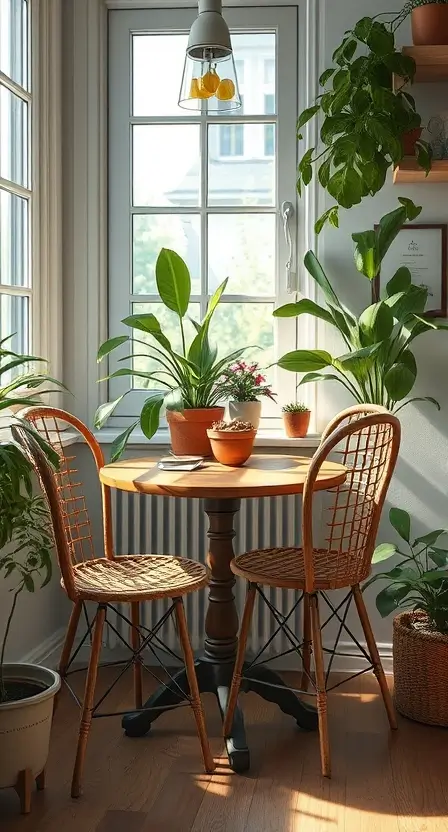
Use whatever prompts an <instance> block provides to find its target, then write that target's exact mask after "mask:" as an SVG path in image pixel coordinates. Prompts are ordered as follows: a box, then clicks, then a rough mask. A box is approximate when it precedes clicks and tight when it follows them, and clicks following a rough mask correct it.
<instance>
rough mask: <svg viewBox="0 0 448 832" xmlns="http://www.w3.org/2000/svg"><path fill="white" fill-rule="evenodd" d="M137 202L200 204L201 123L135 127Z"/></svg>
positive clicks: (150, 203)
mask: <svg viewBox="0 0 448 832" xmlns="http://www.w3.org/2000/svg"><path fill="white" fill-rule="evenodd" d="M133 133H134V159H133V181H134V200H133V201H134V205H155V206H160V207H162V206H165V205H171V206H173V205H175V206H179V207H182V206H183V205H199V199H200V196H199V194H200V170H201V159H200V139H199V125H195V124H186V125H173V124H170V125H155V126H154V125H149V124H143V125H138V126H135V127H134V128H133Z"/></svg>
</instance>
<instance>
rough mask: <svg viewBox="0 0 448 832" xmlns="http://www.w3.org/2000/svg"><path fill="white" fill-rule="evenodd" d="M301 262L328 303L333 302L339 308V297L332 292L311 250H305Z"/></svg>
mask: <svg viewBox="0 0 448 832" xmlns="http://www.w3.org/2000/svg"><path fill="white" fill-rule="evenodd" d="M303 263H304V266H305V268H306V270H307V272H309V274H310V275H311V277H312V278H313V280H315V281H316V283H317V285H318V286H319V288H320V289H321V290H322V292H323V293H324V296H325V299H326V300H327V301H328V302H329V303H331V304H333V305H334V306H337V307H338V308H339V309H340V308H341V304H340V302H339V298H338V296H337V295H336V293H335V292H334V290H333V288H332V286H331V283H330V281H329V280H328V278H327V276H326V274H325V272H324V270H323V268H322V266H321V264H320V263H319V260H318V259H317V257H316V255H315V254H314V252H313V251H307V253H306V254H305V257H304V259H303Z"/></svg>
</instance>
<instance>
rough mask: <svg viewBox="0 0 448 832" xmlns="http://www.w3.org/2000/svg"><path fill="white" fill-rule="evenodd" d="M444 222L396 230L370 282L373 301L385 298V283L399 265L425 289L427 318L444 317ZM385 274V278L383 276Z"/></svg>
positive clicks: (445, 271)
mask: <svg viewBox="0 0 448 832" xmlns="http://www.w3.org/2000/svg"><path fill="white" fill-rule="evenodd" d="M447 240H448V238H447V225H446V224H442V225H405V226H403V228H402V229H401V231H399V232H398V234H397V236H396V238H395V240H394V241H393V243H392V245H391V247H390V249H389V251H388V252H387V254H386V256H385V258H384V260H383V262H382V266H381V274H380V275H379V276H378V277H377V278H376V280H374V281H373V282H372V296H373V300H374V301H377V300H379V299H380V298H381V297H384V291H385V286H386V283H387V282H388V281H389V280H390V279H391V277H392V276H393V275H394V274H395V272H396V271H397V269H399V268H400V267H401V266H407V267H408V269H409V271H410V272H411V275H412V282H413V283H415V284H417V285H418V286H426V287H427V288H428V302H427V308H426V310H425V313H424V314H425V317H427V318H446V317H447V280H448V275H447ZM383 275H384V277H383Z"/></svg>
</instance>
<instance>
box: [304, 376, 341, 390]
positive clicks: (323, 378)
mask: <svg viewBox="0 0 448 832" xmlns="http://www.w3.org/2000/svg"><path fill="white" fill-rule="evenodd" d="M314 381H339V382H340V381H341V379H340V378H339V376H335V375H334V373H307V374H306V375H304V376H303V378H301V379H300V381H299V383H298V385H297V386H298V387H300V386H301V385H302V384H310V383H312V382H314Z"/></svg>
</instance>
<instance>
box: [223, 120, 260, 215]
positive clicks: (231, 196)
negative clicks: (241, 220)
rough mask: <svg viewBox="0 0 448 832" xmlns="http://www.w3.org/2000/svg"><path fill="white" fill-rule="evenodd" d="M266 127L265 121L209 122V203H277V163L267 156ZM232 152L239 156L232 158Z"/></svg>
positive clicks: (233, 154)
mask: <svg viewBox="0 0 448 832" xmlns="http://www.w3.org/2000/svg"><path fill="white" fill-rule="evenodd" d="M264 128H265V125H264V124H244V125H236V124H231V125H224V124H213V125H211V126H209V128H208V136H209V159H208V204H209V205H212V206H217V205H229V206H231V205H274V204H275V165H274V160H273V159H267V158H266V154H265V143H264V142H265V132H264ZM222 131H224V133H223V132H222ZM223 136H224V145H223ZM223 147H224V150H225V151H226V152H225V153H221V150H222V148H223ZM236 151H242V153H241V152H238V153H237V152H236ZM233 156H239V157H240V158H239V159H237V160H236V161H233V159H232V157H233ZM241 156H244V159H241Z"/></svg>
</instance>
